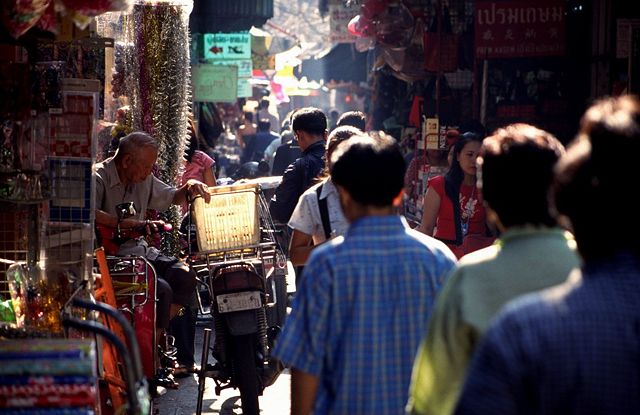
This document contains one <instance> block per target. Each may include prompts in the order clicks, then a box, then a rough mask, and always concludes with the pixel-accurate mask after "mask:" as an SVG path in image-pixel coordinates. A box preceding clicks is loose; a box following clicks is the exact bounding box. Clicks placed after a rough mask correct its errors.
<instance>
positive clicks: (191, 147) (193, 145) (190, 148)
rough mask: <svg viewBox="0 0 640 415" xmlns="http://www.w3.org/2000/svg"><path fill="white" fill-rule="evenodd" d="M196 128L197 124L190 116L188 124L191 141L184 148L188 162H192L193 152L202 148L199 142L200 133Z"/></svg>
mask: <svg viewBox="0 0 640 415" xmlns="http://www.w3.org/2000/svg"><path fill="white" fill-rule="evenodd" d="M197 131H198V130H197V129H196V124H195V122H194V121H193V119H192V118H189V123H188V124H187V133H188V136H189V143H188V144H187V147H186V148H185V149H184V158H185V160H187V162H188V163H191V158H192V157H193V154H194V153H195V152H196V150H198V149H199V148H200V146H199V142H198V133H197Z"/></svg>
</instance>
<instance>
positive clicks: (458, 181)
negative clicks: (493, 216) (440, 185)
mask: <svg viewBox="0 0 640 415" xmlns="http://www.w3.org/2000/svg"><path fill="white" fill-rule="evenodd" d="M483 138H484V137H482V136H480V135H478V134H476V133H472V132H466V133H464V134H462V135H461V136H460V138H458V141H456V143H455V144H454V147H453V157H452V160H451V167H450V168H449V171H448V172H447V173H446V174H445V175H444V192H445V194H446V195H447V197H448V198H449V200H451V203H452V204H453V217H454V221H455V223H456V224H457V226H456V242H457V243H462V228H461V224H460V215H461V212H460V186H461V185H462V181H463V180H464V171H462V167H461V166H460V162H459V161H458V156H459V155H460V153H461V152H462V149H463V148H464V146H466V145H467V144H468V143H471V142H474V141H476V142H482V139H483Z"/></svg>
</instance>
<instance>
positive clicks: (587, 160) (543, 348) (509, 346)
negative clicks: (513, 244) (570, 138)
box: [456, 96, 640, 415]
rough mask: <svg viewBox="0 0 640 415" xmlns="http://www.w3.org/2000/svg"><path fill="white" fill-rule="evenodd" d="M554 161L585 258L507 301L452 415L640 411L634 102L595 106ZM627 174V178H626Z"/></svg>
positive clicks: (560, 203) (561, 197)
mask: <svg viewBox="0 0 640 415" xmlns="http://www.w3.org/2000/svg"><path fill="white" fill-rule="evenodd" d="M580 126H581V128H580V132H579V134H578V137H577V138H576V140H575V141H574V142H573V143H572V144H571V145H570V147H569V148H568V150H567V154H566V155H565V156H564V157H562V158H561V160H560V162H559V163H558V165H557V166H556V175H555V188H554V192H553V193H554V194H553V196H554V198H555V207H556V209H557V211H558V212H559V213H560V214H562V215H564V217H566V218H568V219H569V220H570V222H571V228H572V230H573V232H574V233H575V239H576V242H577V245H578V251H579V252H580V255H581V256H582V259H583V261H584V264H583V265H582V267H581V268H580V269H576V270H575V271H574V272H573V274H571V276H570V277H569V279H568V280H567V282H565V283H564V284H562V285H559V286H556V287H554V288H551V289H548V290H545V291H542V292H539V293H535V294H530V295H527V296H525V297H521V298H520V299H517V300H515V301H514V302H512V303H510V304H507V306H506V308H504V309H503V311H502V312H501V313H500V314H499V315H498V317H497V318H496V320H495V321H494V323H493V324H492V325H491V327H490V328H489V331H488V332H487V334H486V335H485V336H484V339H483V340H482V342H481V343H480V347H479V349H478V350H477V352H476V354H475V357H474V359H473V361H472V364H471V367H470V370H469V372H468V375H467V380H466V383H465V385H464V388H463V392H462V395H461V397H460V400H459V402H458V407H457V409H456V413H457V414H465V415H467V414H501V415H508V414H532V415H533V414H600V415H607V414H610V415H614V414H638V413H640V399H638V390H639V388H640V376H639V372H638V367H639V363H640V301H638V298H640V259H639V258H640V257H639V256H638V253H639V246H640V245H639V243H638V233H639V232H640V222H638V221H637V220H629V216H628V215H625V214H622V213H623V212H626V211H628V210H629V203H628V200H627V199H626V198H625V197H624V195H625V194H628V193H629V183H634V182H635V179H634V177H635V178H639V179H640V175H639V174H638V172H637V171H635V169H633V168H631V166H633V165H635V163H637V160H636V159H637V154H638V152H640V101H638V99H637V98H631V97H629V96H626V97H620V98H608V99H604V100H601V101H599V102H597V103H596V104H594V105H593V106H592V107H591V108H590V109H589V110H588V111H587V112H586V114H585V115H584V117H583V118H582V122H581V124H580ZM623 178H624V179H623Z"/></svg>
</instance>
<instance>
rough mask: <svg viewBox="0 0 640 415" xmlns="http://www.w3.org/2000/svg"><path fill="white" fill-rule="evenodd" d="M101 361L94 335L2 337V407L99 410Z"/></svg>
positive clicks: (11, 410) (56, 414)
mask: <svg viewBox="0 0 640 415" xmlns="http://www.w3.org/2000/svg"><path fill="white" fill-rule="evenodd" d="M95 367H96V356H95V346H94V342H93V341H91V340H81V339H46V340H45V339H30V340H20V341H16V340H4V341H0V413H2V414H3V415H6V414H42V415H87V414H93V413H94V408H95V405H96V402H97V392H96V374H95Z"/></svg>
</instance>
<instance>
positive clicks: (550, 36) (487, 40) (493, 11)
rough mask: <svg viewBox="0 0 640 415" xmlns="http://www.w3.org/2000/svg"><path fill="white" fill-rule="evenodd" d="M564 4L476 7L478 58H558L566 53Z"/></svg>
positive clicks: (548, 0)
mask: <svg viewBox="0 0 640 415" xmlns="http://www.w3.org/2000/svg"><path fill="white" fill-rule="evenodd" d="M564 12H565V7H564V1H562V0H541V1H536V2H524V1H517V2H511V1H510V2H506V1H480V2H478V3H476V15H475V31H476V32H475V41H476V56H477V57H479V58H516V57H528V56H557V55H563V54H564V50H565V22H566V20H565V14H564Z"/></svg>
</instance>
